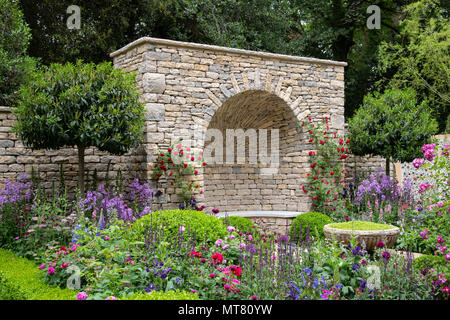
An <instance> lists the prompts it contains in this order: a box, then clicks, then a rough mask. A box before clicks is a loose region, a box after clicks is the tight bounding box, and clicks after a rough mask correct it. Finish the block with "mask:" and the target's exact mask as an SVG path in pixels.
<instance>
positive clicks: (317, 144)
mask: <svg viewBox="0 0 450 320" xmlns="http://www.w3.org/2000/svg"><path fill="white" fill-rule="evenodd" d="M300 126H301V127H302V130H303V132H305V134H307V135H308V137H309V140H308V143H310V144H311V148H312V149H314V150H315V151H312V150H311V151H310V152H309V163H310V168H311V172H310V173H307V181H308V183H307V185H303V186H302V190H303V192H304V193H305V194H309V196H310V197H311V200H312V207H313V210H315V211H318V212H323V213H326V214H327V215H329V216H330V217H331V218H332V219H335V220H338V219H342V218H343V216H342V212H343V211H345V208H346V207H347V202H346V201H345V200H344V199H342V197H341V196H340V193H341V191H342V189H343V183H344V181H345V179H343V173H344V170H343V167H342V164H343V161H345V159H346V158H347V157H348V153H349V149H348V144H349V142H350V141H349V140H348V139H345V138H344V137H340V136H338V135H337V133H336V132H332V131H330V129H331V128H330V126H329V120H328V118H327V117H325V118H323V120H322V123H318V124H317V123H316V124H314V123H313V120H312V119H311V117H307V118H306V119H305V121H303V122H302V123H301V124H300Z"/></svg>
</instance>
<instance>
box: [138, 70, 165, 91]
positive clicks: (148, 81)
mask: <svg viewBox="0 0 450 320" xmlns="http://www.w3.org/2000/svg"><path fill="white" fill-rule="evenodd" d="M142 82H143V84H142V86H143V89H144V92H146V93H163V92H164V90H166V77H165V76H164V75H163V74H159V73H144V76H143V77H142Z"/></svg>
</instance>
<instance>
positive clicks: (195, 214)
mask: <svg viewBox="0 0 450 320" xmlns="http://www.w3.org/2000/svg"><path fill="white" fill-rule="evenodd" d="M180 227H183V228H184V229H185V232H186V233H187V232H189V231H190V232H195V238H196V242H197V244H202V243H203V242H204V241H205V240H206V241H207V242H208V243H210V244H211V243H214V242H215V241H216V240H217V239H218V238H223V237H225V236H226V235H227V233H228V232H227V228H226V226H225V225H224V224H223V223H222V222H221V221H220V220H219V219H217V218H216V217H213V216H209V215H207V214H205V213H204V212H203V211H197V210H178V209H177V210H163V211H155V212H152V213H151V214H147V215H145V216H143V217H142V218H141V219H138V220H136V221H135V222H134V223H133V226H132V227H131V228H130V230H129V232H128V236H127V237H128V239H129V240H134V241H136V240H137V241H144V239H145V232H146V231H147V230H148V229H149V228H153V230H156V228H158V229H161V230H163V232H164V238H165V239H169V240H170V239H174V238H175V237H177V236H178V235H179V234H180Z"/></svg>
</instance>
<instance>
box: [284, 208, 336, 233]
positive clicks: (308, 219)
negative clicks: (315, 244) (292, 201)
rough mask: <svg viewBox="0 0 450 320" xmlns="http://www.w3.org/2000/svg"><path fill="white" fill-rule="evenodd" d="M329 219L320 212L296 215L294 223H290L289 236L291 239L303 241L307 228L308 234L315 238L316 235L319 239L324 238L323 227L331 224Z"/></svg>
mask: <svg viewBox="0 0 450 320" xmlns="http://www.w3.org/2000/svg"><path fill="white" fill-rule="evenodd" d="M332 222H333V220H331V218H330V217H328V216H327V215H325V214H323V213H320V212H314V211H312V212H307V213H304V214H301V215H298V216H297V217H296V218H295V219H294V221H292V225H291V232H290V235H291V237H292V238H294V239H297V240H300V238H301V239H305V237H306V234H307V229H308V228H309V234H310V235H313V236H315V235H316V234H317V235H318V236H319V238H320V239H323V238H325V235H324V233H323V227H324V226H325V225H326V224H329V223H332Z"/></svg>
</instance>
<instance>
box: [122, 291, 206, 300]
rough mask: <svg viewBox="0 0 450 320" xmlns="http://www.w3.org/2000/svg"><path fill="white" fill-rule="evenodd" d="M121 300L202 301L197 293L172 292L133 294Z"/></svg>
mask: <svg viewBox="0 0 450 320" xmlns="http://www.w3.org/2000/svg"><path fill="white" fill-rule="evenodd" d="M119 300H200V299H199V297H198V295H197V294H196V293H192V292H187V291H180V290H174V291H173V290H171V291H167V292H160V291H152V292H150V293H146V292H142V293H133V294H132V295H130V296H128V297H122V298H120V299H119Z"/></svg>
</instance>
